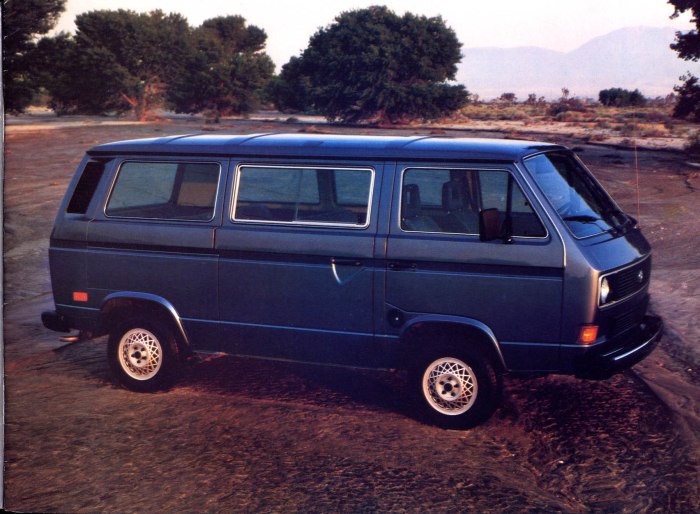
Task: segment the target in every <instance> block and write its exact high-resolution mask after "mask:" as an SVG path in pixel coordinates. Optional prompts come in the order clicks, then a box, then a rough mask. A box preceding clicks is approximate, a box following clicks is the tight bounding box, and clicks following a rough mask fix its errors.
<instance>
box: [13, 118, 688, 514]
mask: <svg viewBox="0 0 700 514" xmlns="http://www.w3.org/2000/svg"><path fill="white" fill-rule="evenodd" d="M461 128H463V127H460V129H461ZM202 130H212V126H211V125H203V124H202V123H201V121H197V120H180V121H171V122H168V123H152V124H135V123H134V124H129V123H117V124H114V123H111V124H106V123H87V124H86V123H85V122H82V123H75V124H72V125H71V124H69V125H61V126H59V125H55V124H54V125H49V126H46V125H44V124H39V123H36V124H30V125H27V124H12V125H8V127H7V130H6V148H5V159H6V160H5V166H6V168H5V191H4V215H5V224H4V229H5V239H4V244H5V246H4V263H5V277H4V278H5V283H4V285H5V293H4V294H5V298H4V302H5V312H4V315H5V318H4V330H5V347H4V349H5V374H6V375H5V381H6V382H5V383H6V404H5V409H6V424H5V476H4V487H5V508H7V509H10V510H13V511H25V512H28V511H34V512H41V511H43V512H96V511H107V512H147V511H164V512H203V511H227V512H230V511H235V512H270V511H277V512H279V511H285V512H377V511H379V512H384V511H411V512H425V511H430V512H447V511H455V510H458V511H476V512H542V511H544V512H602V511H605V512H679V513H680V512H683V513H685V512H698V511H700V473H699V471H700V465H699V463H700V444H699V440H700V410H699V407H698V404H699V401H698V400H699V399H700V387H698V385H699V378H698V377H700V373H698V371H699V370H700V351H699V350H698V343H699V341H700V324H699V323H698V319H697V317H698V314H700V273H699V271H700V269H699V268H700V260H699V259H698V257H697V252H698V249H699V245H698V242H697V241H698V240H699V239H698V238H699V236H700V224H698V223H697V222H698V220H700V202H699V201H698V195H699V194H700V168H697V167H695V166H693V165H692V164H689V163H687V162H686V159H687V158H686V157H685V156H684V155H683V154H682V153H680V152H670V151H660V150H641V151H640V152H639V155H638V159H639V184H640V199H641V202H640V207H639V212H640V216H639V218H640V222H641V226H642V229H643V230H644V232H645V234H646V236H647V237H648V238H649V239H650V240H651V242H652V244H653V246H654V272H653V279H652V295H653V301H652V308H653V310H654V311H656V312H657V313H659V314H660V315H661V316H663V317H664V319H665V322H666V325H667V327H668V331H667V335H666V336H665V337H664V339H663V341H662V343H661V345H660V348H659V349H657V350H656V351H655V352H654V353H653V354H652V355H651V356H650V357H649V358H648V359H647V360H645V361H644V362H643V363H641V364H639V365H638V366H636V367H635V368H634V369H633V370H631V371H628V372H625V373H623V374H620V375H617V376H615V377H613V378H612V379H610V380H607V381H601V382H594V381H583V380H577V379H574V378H570V377H558V376H550V377H541V378H532V379H514V378H507V379H506V382H505V386H506V391H505V398H504V402H503V405H502V407H501V408H500V409H499V410H498V411H497V412H496V414H495V415H494V417H493V418H492V419H491V420H489V421H488V422H487V423H485V424H484V425H482V426H479V427H477V428H474V429H472V430H470V431H466V432H458V431H445V430H441V429H438V428H435V427H431V426H427V425H424V424H421V423H420V422H418V421H416V420H415V419H414V418H413V417H412V415H411V412H410V411H409V410H408V408H407V407H406V405H405V403H404V401H403V399H404V397H405V395H406V391H405V387H404V382H403V377H402V376H401V374H392V373H380V372H368V371H356V370H340V369H329V368H318V367H312V366H303V365H292V364H280V363H270V362H258V361H251V360H242V359H237V358H232V357H224V356H221V357H211V358H207V359H202V360H201V361H200V362H198V363H197V364H196V365H194V366H193V367H192V368H191V369H190V370H189V371H188V373H187V375H186V377H185V379H184V380H183V381H181V382H180V383H179V384H178V385H177V386H176V387H175V388H173V389H172V390H171V391H169V392H165V393H157V394H138V393H132V392H129V391H126V390H124V389H121V388H118V387H116V386H115V385H114V384H113V382H112V380H111V378H110V376H109V371H108V368H107V362H106V359H105V352H106V349H105V346H106V343H105V340H104V339H100V340H97V341H92V342H82V343H74V344H65V343H62V342H60V341H59V339H58V335H57V334H55V333H52V332H49V331H48V330H46V329H44V328H43V327H42V326H41V322H40V319H39V316H40V313H41V311H42V310H46V309H50V308H52V297H51V292H50V291H51V288H50V282H49V275H48V259H47V248H48V238H49V234H50V231H51V226H52V222H53V217H54V215H55V212H56V209H57V207H58V204H59V202H60V200H61V198H62V196H63V193H64V191H65V188H66V185H67V183H68V181H69V179H70V178H71V176H72V175H73V172H74V169H75V166H76V165H77V163H78V162H79V161H80V159H81V157H82V154H83V152H84V150H85V149H86V148H88V147H90V146H92V145H94V144H98V143H103V142H108V141H114V140H120V139H130V138H138V137H153V136H160V135H169V134H182V133H194V132H201V131H202ZM214 130H219V131H222V132H228V133H253V132H273V131H274V132H277V131H289V132H296V131H300V130H302V131H311V130H324V131H333V132H357V131H358V130H357V129H348V128H340V127H322V126H317V127H310V126H309V125H303V124H284V123H277V124H276V123H271V122H265V121H250V120H248V121H246V120H240V121H226V122H225V123H224V124H222V126H217V127H215V128H214ZM431 130H432V131H434V132H435V131H437V132H439V133H444V134H447V135H485V134H481V133H476V132H469V131H464V130H436V129H434V128H431V129H426V128H415V129H403V130H391V131H389V130H374V131H371V132H372V133H385V132H391V133H392V134H399V133H405V134H414V133H420V134H426V133H429V132H431ZM487 135H492V136H494V134H487ZM508 135H509V136H513V135H517V134H513V133H512V131H509V133H508ZM522 135H523V136H525V137H527V134H526V133H523V134H522ZM495 136H496V137H498V135H497V134H495ZM538 138H540V139H541V134H540V135H538ZM551 139H552V140H554V141H558V142H563V143H565V144H567V145H569V146H571V147H577V148H578V151H579V153H580V155H581V157H582V158H583V159H584V161H586V162H587V163H588V164H589V166H590V167H591V169H592V170H593V171H594V173H595V174H596V175H597V176H598V177H599V178H600V179H601V181H603V183H604V185H605V186H606V187H607V188H608V190H609V191H610V192H611V193H612V194H613V196H614V197H615V198H616V199H617V200H618V201H619V203H620V204H621V205H622V207H623V208H624V209H625V210H627V211H628V212H630V213H631V214H633V215H635V216H636V213H637V193H636V183H637V176H636V174H635V166H634V161H635V158H634V153H633V152H632V151H630V150H629V149H624V148H618V147H612V146H602V145H590V144H583V143H581V142H580V141H578V140H577V139H575V138H572V137H570V136H569V135H561V134H559V135H553V136H551Z"/></svg>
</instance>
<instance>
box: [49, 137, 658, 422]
mask: <svg viewBox="0 0 700 514" xmlns="http://www.w3.org/2000/svg"><path fill="white" fill-rule="evenodd" d="M650 254H651V252H650V247H649V244H648V243H647V241H646V240H645V238H644V237H643V236H642V234H641V232H640V231H639V228H638V226H637V222H636V221H635V220H634V219H633V218H632V217H631V216H629V215H627V214H625V213H624V212H622V211H621V210H620V208H619V207H618V206H617V205H616V204H615V202H614V201H613V200H612V199H611V198H610V196H609V195H608V194H607V193H606V192H605V191H604V190H603V188H602V187H601V186H600V184H599V183H598V182H597V181H596V180H595V178H594V177H593V175H592V174H591V173H590V172H589V171H588V170H587V169H586V168H585V166H584V165H583V164H582V163H581V162H580V161H579V159H578V158H577V157H576V156H575V155H574V154H573V153H572V152H571V151H569V150H567V149H566V148H564V147H562V146H559V145H553V144H545V143H535V142H528V141H508V140H485V139H484V140H479V139H449V138H441V137H365V136H334V135H300V134H294V135H284V134H258V135H244V136H231V135H193V136H177V137H164V138H156V139H145V140H136V141H125V142H117V143H110V144H104V145H99V146H96V147H94V148H92V149H90V150H88V152H87V154H86V155H85V158H84V159H83V161H82V163H81V164H80V166H79V167H78V170H77V172H76V174H75V177H74V178H73V180H72V182H71V183H70V185H69V187H68V191H67V193H66V195H65V198H64V200H63V203H62V204H61V206H60V209H59V212H58V215H57V217H56V221H55V225H54V229H53V232H52V235H51V245H50V250H49V257H50V267H51V277H52V287H53V294H54V300H55V305H56V309H55V311H51V312H45V313H43V315H42V319H43V322H44V325H45V326H46V327H47V328H50V329H52V330H56V331H62V332H68V331H70V330H73V329H76V330H79V331H80V337H81V338H83V339H89V338H92V337H97V336H101V335H104V334H108V335H109V343H108V359H109V363H110V366H111V368H112V369H113V371H114V373H115V375H116V377H117V378H118V380H119V382H121V383H122V384H123V385H124V386H126V387H128V388H130V389H133V390H136V391H152V390H156V389H162V388H166V387H168V386H169V385H171V384H172V383H173V381H174V380H175V379H176V378H177V377H178V376H179V374H180V372H181V370H182V367H183V362H184V360H185V359H187V357H188V356H190V355H191V354H192V353H193V352H204V353H206V352H217V353H218V352H225V353H229V354H233V355H239V356H246V357H256V358H263V359H282V360H291V361H298V362H305V363H317V364H329V365H340V366H351V367H371V368H385V369H391V368H399V369H405V370H407V371H408V377H409V381H410V384H409V387H410V391H411V393H412V396H413V397H414V398H413V399H414V400H415V406H416V412H417V413H419V414H421V415H422V417H425V418H427V419H428V420H430V421H432V422H434V423H436V424H438V425H441V426H444V427H451V428H466V427H470V426H473V425H475V424H477V423H479V422H481V421H483V420H485V419H486V418H487V417H488V416H489V415H490V414H491V413H492V412H493V411H494V409H495V408H496V407H497V405H498V401H499V397H500V392H501V378H500V377H501V375H502V374H503V373H505V372H509V373H521V374H533V373H536V374H545V373H561V374H574V375H576V376H579V377H584V378H606V377H609V376H611V375H612V374H613V373H615V372H617V371H620V370H622V369H625V368H628V367H630V366H632V365H633V364H635V363H636V362H638V361H640V360H641V359H642V358H644V357H645V356H646V355H648V354H649V353H650V352H651V351H652V349H653V348H654V346H655V345H656V342H657V341H658V340H659V338H660V337H661V332H662V323H661V320H660V319H659V318H657V317H654V316H650V315H648V314H647V305H648V302H649V293H648V289H649V277H650V272H651V256H650Z"/></svg>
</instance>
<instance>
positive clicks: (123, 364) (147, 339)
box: [107, 318, 181, 391]
mask: <svg viewBox="0 0 700 514" xmlns="http://www.w3.org/2000/svg"><path fill="white" fill-rule="evenodd" d="M107 358H108V360H109V365H110V368H111V369H112V372H113V374H114V375H115V376H116V378H117V380H118V381H119V382H120V383H121V384H122V385H124V386H125V387H127V388H128V389H131V390H133V391H157V390H159V389H165V388H167V387H169V386H170V385H172V383H173V382H174V381H175V379H176V378H177V377H178V375H179V373H180V370H181V365H180V359H179V352H178V346H177V339H176V337H175V334H174V332H173V330H172V329H171V328H170V327H169V326H168V324H167V323H165V322H163V321H162V320H159V319H153V320H151V319H148V318H132V319H129V320H127V321H126V322H124V323H122V324H121V325H119V326H118V327H117V328H116V329H115V330H113V331H112V332H111V333H110V336H109V343H108V345H107Z"/></svg>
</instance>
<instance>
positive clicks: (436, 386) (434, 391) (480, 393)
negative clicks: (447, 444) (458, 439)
mask: <svg viewBox="0 0 700 514" xmlns="http://www.w3.org/2000/svg"><path fill="white" fill-rule="evenodd" d="M410 380H411V388H412V390H413V393H414V397H415V399H416V405H417V407H418V409H419V412H420V413H421V414H422V415H423V417H425V418H427V419H428V420H429V421H430V422H432V423H434V424H436V425H438V426H441V427H444V428H453V429H464V428H470V427H473V426H475V425H477V424H479V423H481V422H483V421H485V420H486V419H487V418H488V417H489V416H490V415H491V414H492V413H493V411H494V410H495V409H496V407H497V406H498V402H499V400H500V395H501V380H500V376H498V374H497V373H496V371H495V369H494V366H493V364H492V362H491V361H490V359H488V358H487V357H486V356H484V355H482V354H481V352H479V351H478V350H476V349H473V348H459V347H454V346H447V345H446V346H442V347H439V348H438V349H436V350H432V351H429V352H426V353H424V354H423V355H422V356H421V357H419V358H418V359H417V360H416V363H415V366H414V367H413V370H412V372H411V378H410Z"/></svg>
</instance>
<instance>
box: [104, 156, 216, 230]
mask: <svg viewBox="0 0 700 514" xmlns="http://www.w3.org/2000/svg"><path fill="white" fill-rule="evenodd" d="M132 162H135V163H144V164H178V165H180V164H216V165H217V166H218V167H219V176H218V179H217V182H216V193H215V195H214V205H213V206H212V216H211V218H209V219H207V220H192V219H189V220H188V219H184V220H183V219H182V218H145V217H142V216H114V215H109V214H107V206H108V205H109V201H110V199H111V198H112V192H113V191H114V186H115V185H116V183H117V179H118V178H119V174H120V173H121V171H122V166H124V165H125V164H128V163H132ZM221 170H222V167H221V162H219V161H191V160H186V161H179V160H155V161H151V160H146V159H125V160H123V161H121V162H120V163H119V168H118V169H117V172H116V173H115V174H114V178H113V179H112V184H111V185H110V186H109V192H108V193H107V199H106V200H105V202H104V204H103V205H102V214H103V215H104V217H105V218H108V219H113V220H137V221H172V222H176V223H200V224H203V223H211V222H212V221H214V218H216V208H217V205H218V203H219V190H220V188H221Z"/></svg>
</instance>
